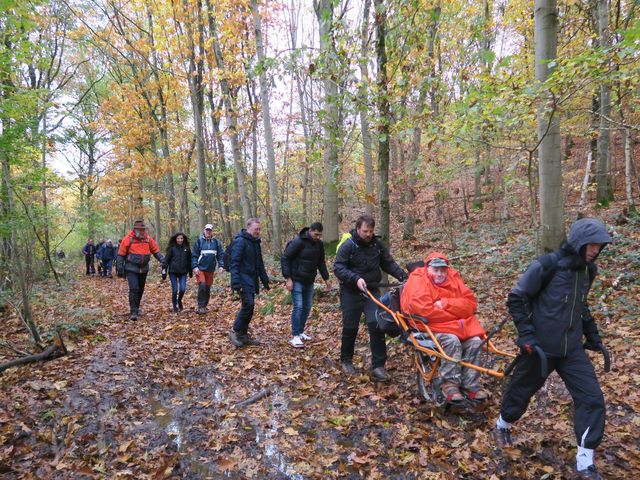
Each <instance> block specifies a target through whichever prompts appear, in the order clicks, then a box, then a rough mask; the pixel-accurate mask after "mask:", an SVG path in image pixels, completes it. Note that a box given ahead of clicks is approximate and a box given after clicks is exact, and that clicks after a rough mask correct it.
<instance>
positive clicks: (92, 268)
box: [84, 255, 96, 275]
mask: <svg viewBox="0 0 640 480" xmlns="http://www.w3.org/2000/svg"><path fill="white" fill-rule="evenodd" d="M84 262H85V263H86V264H87V275H89V274H91V273H96V267H95V266H94V263H93V262H94V256H93V255H85V256H84Z"/></svg>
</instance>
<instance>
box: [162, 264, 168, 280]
mask: <svg viewBox="0 0 640 480" xmlns="http://www.w3.org/2000/svg"><path fill="white" fill-rule="evenodd" d="M161 275H162V280H163V281H164V280H166V279H167V267H164V266H163V267H162V273H161Z"/></svg>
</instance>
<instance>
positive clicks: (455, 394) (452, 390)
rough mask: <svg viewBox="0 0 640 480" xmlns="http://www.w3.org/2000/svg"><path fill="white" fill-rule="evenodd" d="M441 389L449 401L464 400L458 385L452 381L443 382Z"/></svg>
mask: <svg viewBox="0 0 640 480" xmlns="http://www.w3.org/2000/svg"><path fill="white" fill-rule="evenodd" d="M441 389H442V394H443V395H444V396H445V398H446V399H447V402H449V403H457V402H461V401H462V400H464V397H463V396H462V393H460V389H459V388H458V385H456V384H455V383H453V382H444V383H443V384H442V387H441Z"/></svg>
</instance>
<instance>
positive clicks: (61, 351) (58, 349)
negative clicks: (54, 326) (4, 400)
mask: <svg viewBox="0 0 640 480" xmlns="http://www.w3.org/2000/svg"><path fill="white" fill-rule="evenodd" d="M66 354H67V347H65V345H64V341H63V340H62V335H60V332H56V336H55V337H54V339H53V343H52V344H51V345H49V346H48V347H47V348H45V349H44V350H43V351H42V352H40V353H36V354H34V355H27V356H25V357H20V358H16V359H15V360H11V361H10V362H7V363H4V364H2V365H0V373H2V372H4V371H5V370H7V369H8V368H11V367H17V366H19V365H26V364H27V363H33V362H39V361H41V360H49V359H52V358H57V357H61V356H63V355H66Z"/></svg>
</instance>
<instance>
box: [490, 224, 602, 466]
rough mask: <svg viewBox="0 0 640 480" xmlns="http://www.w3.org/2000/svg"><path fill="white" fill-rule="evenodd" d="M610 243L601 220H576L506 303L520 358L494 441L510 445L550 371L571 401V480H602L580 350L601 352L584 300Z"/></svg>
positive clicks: (588, 370) (594, 387) (598, 405)
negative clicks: (574, 453)
mask: <svg viewBox="0 0 640 480" xmlns="http://www.w3.org/2000/svg"><path fill="white" fill-rule="evenodd" d="M608 243H611V237H610V236H609V234H608V233H607V230H606V228H605V226H604V224H603V223H602V222H600V221H599V220H596V219H592V218H584V219H581V220H578V221H577V222H575V223H574V224H573V225H572V226H571V228H570V230H569V237H568V238H567V241H566V242H565V243H564V244H563V245H562V246H561V247H560V249H559V250H557V251H555V252H553V253H550V254H547V255H545V256H543V257H540V258H539V259H537V260H535V261H534V262H533V263H532V264H531V265H529V267H528V268H527V270H526V271H525V273H524V274H523V275H522V276H521V277H520V279H519V280H518V283H517V285H516V286H515V288H514V289H513V290H512V291H511V293H509V297H508V300H507V307H508V309H509V313H510V314H511V316H512V317H513V321H514V323H515V325H516V328H517V330H518V340H517V344H518V346H519V347H520V350H521V352H522V354H521V355H520V356H519V357H518V359H517V361H516V362H517V363H516V365H515V368H514V370H513V376H512V378H511V381H510V383H509V386H508V387H507V390H506V391H505V393H504V396H503V397H502V404H501V408H500V417H499V419H498V421H497V425H496V429H495V430H494V438H495V439H496V441H497V443H498V445H500V446H501V447H503V446H507V445H510V444H511V434H510V427H511V424H512V423H513V422H515V421H516V420H518V419H519V418H520V417H522V415H523V414H524V413H525V411H526V409H527V406H528V405H529V401H530V399H531V397H532V396H533V395H534V394H535V393H536V392H537V391H538V390H539V389H540V388H541V387H542V386H543V385H544V383H545V381H546V379H547V377H548V375H549V374H550V373H551V372H553V371H554V370H555V371H557V372H558V375H560V378H562V380H563V381H564V383H565V385H566V387H567V389H568V390H569V393H570V394H571V397H572V399H573V404H574V409H575V414H574V430H575V434H576V438H577V444H578V454H577V456H576V463H577V465H576V475H577V478H586V479H600V478H601V477H600V475H599V474H598V472H597V470H596V468H595V466H594V464H593V449H595V448H596V447H597V446H598V445H599V444H600V441H601V440H602V436H603V434H604V423H605V404H604V396H603V395H602V390H601V389H600V384H599V383H598V379H597V377H596V375H595V372H594V369H593V365H592V364H591V361H590V360H589V357H587V355H586V353H585V351H584V350H585V348H586V349H590V350H600V349H601V347H602V340H601V339H600V335H599V334H598V327H597V325H596V323H595V320H594V318H593V317H592V316H591V313H590V311H589V306H588V304H587V295H588V293H589V289H590V288H591V285H592V283H593V280H594V278H595V275H596V270H597V269H596V265H595V261H596V259H597V258H598V255H599V254H600V252H601V250H602V249H603V248H604V247H605V245H607V244H608ZM583 336H584V338H585V339H586V341H585V342H583ZM540 349H541V350H542V351H543V352H544V354H545V356H546V358H547V362H548V372H547V376H544V377H543V376H542V374H541V371H540V364H541V360H540V358H539V356H538V355H537V354H536V350H540Z"/></svg>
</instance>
